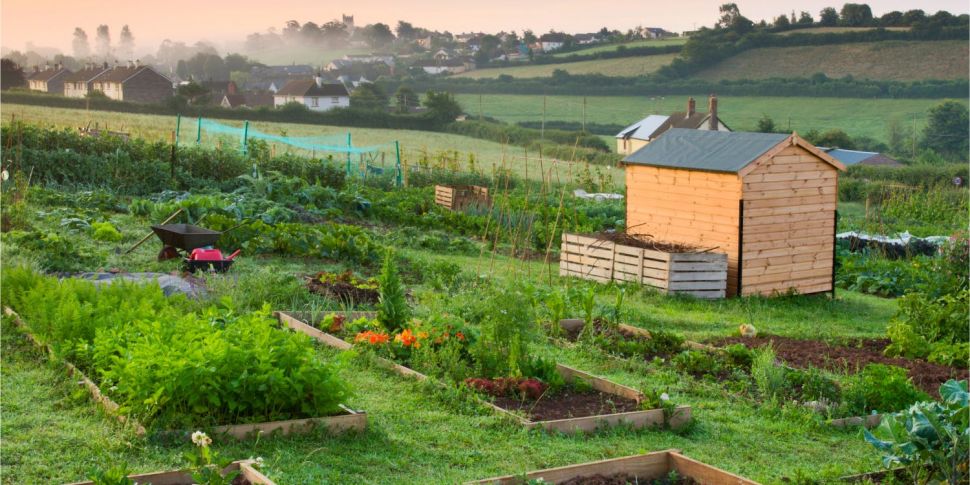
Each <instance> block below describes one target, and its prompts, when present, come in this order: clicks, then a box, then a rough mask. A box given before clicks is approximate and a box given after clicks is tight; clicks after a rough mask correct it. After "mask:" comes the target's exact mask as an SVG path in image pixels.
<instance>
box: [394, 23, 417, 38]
mask: <svg viewBox="0 0 970 485" xmlns="http://www.w3.org/2000/svg"><path fill="white" fill-rule="evenodd" d="M396 30H397V37H398V38H399V39H404V40H414V36H415V35H416V31H415V30H414V26H413V25H411V23H410V22H405V21H403V20H399V21H398V22H397V29H396Z"/></svg>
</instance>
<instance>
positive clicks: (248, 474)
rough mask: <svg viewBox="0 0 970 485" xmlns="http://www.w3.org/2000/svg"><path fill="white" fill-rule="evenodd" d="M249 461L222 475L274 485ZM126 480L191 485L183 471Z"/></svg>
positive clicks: (242, 484) (241, 484)
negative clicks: (230, 474)
mask: <svg viewBox="0 0 970 485" xmlns="http://www.w3.org/2000/svg"><path fill="white" fill-rule="evenodd" d="M252 465H253V462H252V461H251V460H242V461H234V462H232V464H230V465H229V466H228V467H226V468H225V469H223V471H222V473H223V474H226V473H229V472H234V471H236V470H238V471H239V475H237V476H236V478H235V479H233V481H232V483H233V485H276V482H274V481H272V480H270V479H269V478H266V475H263V474H262V473H260V472H259V470H257V469H255V468H253V466H252ZM128 478H130V479H132V480H134V481H135V483H148V484H151V485H192V484H194V483H195V482H194V481H193V480H192V475H191V474H190V473H188V472H184V471H179V470H175V471H167V472H153V473H140V474H138V475H128ZM67 485H94V482H74V483H69V484H67Z"/></svg>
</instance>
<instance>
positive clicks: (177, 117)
mask: <svg viewBox="0 0 970 485" xmlns="http://www.w3.org/2000/svg"><path fill="white" fill-rule="evenodd" d="M181 126H182V115H181V114H177V115H175V140H174V141H173V142H172V144H174V145H175V148H176V149H178V147H179V128H180V127H181Z"/></svg>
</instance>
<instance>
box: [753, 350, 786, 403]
mask: <svg viewBox="0 0 970 485" xmlns="http://www.w3.org/2000/svg"><path fill="white" fill-rule="evenodd" d="M785 373H786V369H785V368H784V367H782V366H780V365H777V364H776V363H775V350H774V349H773V348H772V347H771V345H766V346H764V347H759V348H758V349H756V350H755V351H754V358H753V359H752V361H751V377H752V378H753V379H754V383H755V385H756V386H757V387H758V392H760V393H761V397H762V398H763V399H766V400H770V401H774V400H776V399H779V398H782V397H784V392H785V388H786V385H787V381H786V380H785Z"/></svg>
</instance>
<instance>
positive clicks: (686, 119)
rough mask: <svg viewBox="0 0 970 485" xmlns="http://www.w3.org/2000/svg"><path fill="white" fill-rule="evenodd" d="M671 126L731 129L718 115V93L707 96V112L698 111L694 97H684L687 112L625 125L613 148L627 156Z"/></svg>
mask: <svg viewBox="0 0 970 485" xmlns="http://www.w3.org/2000/svg"><path fill="white" fill-rule="evenodd" d="M671 128H689V129H692V130H701V131H705V130H710V131H731V128H729V127H728V126H727V125H726V124H724V122H723V121H721V118H720V117H718V115H717V96H714V95H711V96H710V97H709V98H708V112H707V113H702V112H699V111H697V109H696V104H695V102H694V98H688V99H687V111H681V112H677V113H671V115H670V116H664V115H650V116H647V117H646V118H644V119H642V120H640V121H637V122H636V123H634V124H632V125H630V126H627V127H626V128H624V129H623V131H621V132H619V133H617V134H616V151H617V152H618V153H621V154H624V155H629V154H631V153H633V152H636V151H637V150H639V149H641V148H643V147H644V146H646V145H648V144H649V143H650V142H652V141H653V140H655V139H657V137H659V136H660V135H662V134H664V133H665V132H666V131H667V130H669V129H671Z"/></svg>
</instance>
